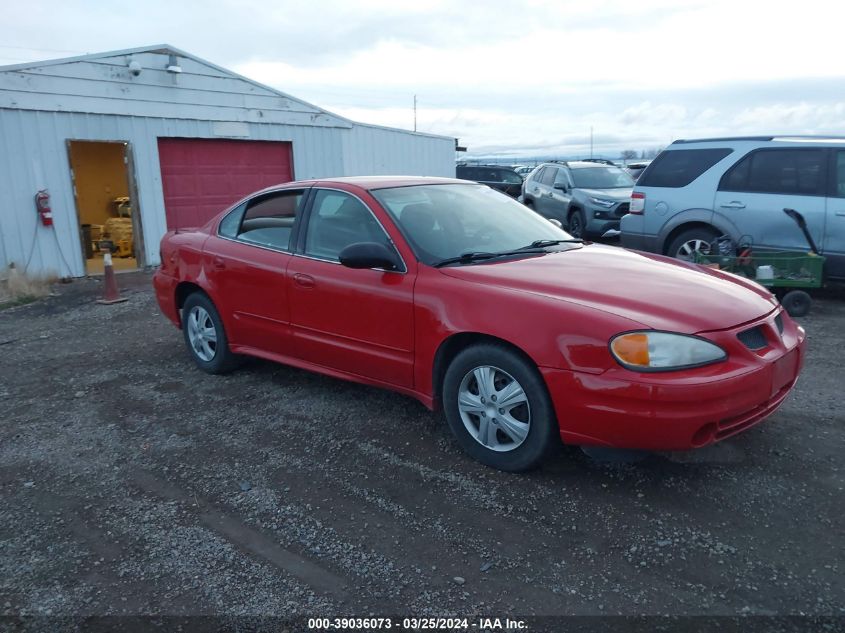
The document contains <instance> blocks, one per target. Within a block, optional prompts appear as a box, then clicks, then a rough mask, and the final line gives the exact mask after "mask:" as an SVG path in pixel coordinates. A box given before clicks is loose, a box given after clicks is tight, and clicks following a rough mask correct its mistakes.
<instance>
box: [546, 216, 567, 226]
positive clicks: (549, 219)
mask: <svg viewBox="0 0 845 633" xmlns="http://www.w3.org/2000/svg"><path fill="white" fill-rule="evenodd" d="M546 219H547V220H548V221H549V222H551V223H552V224H554V225H555V226H556V227H557V228H559V229H562V228H563V222H561V221H560V220H558V219H557V218H546Z"/></svg>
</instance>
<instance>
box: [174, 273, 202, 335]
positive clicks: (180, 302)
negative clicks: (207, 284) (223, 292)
mask: <svg viewBox="0 0 845 633" xmlns="http://www.w3.org/2000/svg"><path fill="white" fill-rule="evenodd" d="M195 292H201V293H202V294H204V295H205V296H206V297H208V298H209V300H210V299H211V297H209V295H208V293H207V292H206V291H205V290H204V289H203V288H202V286H200V285H199V284H196V283H194V282H192V281H180V282H179V283H178V284H176V290H175V300H176V315H177V316H178V317H179V325H180V327H181V325H182V312H181V310H182V306H184V305H185V300H186V299H187V298H188V297H189V296H190V295H192V294H194V293H195Z"/></svg>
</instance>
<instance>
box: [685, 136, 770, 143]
mask: <svg viewBox="0 0 845 633" xmlns="http://www.w3.org/2000/svg"><path fill="white" fill-rule="evenodd" d="M774 138H775V137H774V136H717V137H714V138H679V139H678V140H676V141H672V145H678V144H683V143H718V142H720V141H771V140H774Z"/></svg>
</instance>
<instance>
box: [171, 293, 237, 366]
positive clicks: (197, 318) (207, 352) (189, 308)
mask: <svg viewBox="0 0 845 633" xmlns="http://www.w3.org/2000/svg"><path fill="white" fill-rule="evenodd" d="M182 334H183V335H184V337H185V345H186V346H187V347H188V353H189V354H190V355H191V358H192V359H193V360H194V362H195V363H196V365H197V367H199V368H200V369H202V370H203V371H204V372H206V373H209V374H225V373H226V372H229V371H232V370H233V369H234V368H235V367H237V365H238V363H239V361H240V358H239V357H238V356H237V355H236V354H233V353H232V352H231V351H229V339H228V338H227V337H226V330H225V329H224V328H223V320H222V319H221V318H220V313H219V312H217V308H216V307H214V303H213V302H212V301H211V299H209V297H208V295H206V294H204V293H202V292H194V293H192V294H190V295H188V298H187V299H185V303H184V304H183V306H182Z"/></svg>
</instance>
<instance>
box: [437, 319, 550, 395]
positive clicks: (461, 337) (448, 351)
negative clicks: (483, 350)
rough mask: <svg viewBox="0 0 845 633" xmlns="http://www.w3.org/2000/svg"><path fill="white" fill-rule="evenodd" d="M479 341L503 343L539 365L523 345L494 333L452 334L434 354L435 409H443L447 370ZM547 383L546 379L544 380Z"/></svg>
mask: <svg viewBox="0 0 845 633" xmlns="http://www.w3.org/2000/svg"><path fill="white" fill-rule="evenodd" d="M479 343H496V344H499V345H502V346H504V347H506V348H508V349H509V350H511V351H513V352H514V353H516V354H518V355H519V356H521V357H522V358H523V359H524V360H525V361H526V362H528V363H530V364H531V366H532V367H537V366H538V365H537V362H536V361H535V360H534V359H533V358H531V356H530V355H529V354H528V353H527V352H526V351H525V350H524V349H522V348H521V347H519V346H518V345H516V344H514V343H512V342H511V341H508V340H505V339H503V338H500V337H498V336H493V335H492V334H484V333H482V332H457V333H455V334H452V335H450V336H449V337H447V338H445V339H444V340H443V341H441V343H440V345H439V347H438V348H437V351H436V352H435V354H434V363H433V365H432V375H431V387H432V408H433V409H434V410H435V411H438V410H441V409H442V395H443V379H444V377H445V376H446V370H447V369H448V367H449V365H450V364H451V363H452V361H453V360H454V359H455V357H456V356H457V355H458V354H459V353H460V352H461V351H463V350H465V349H466V348H468V347H471V346H473V345H478V344H479ZM543 382H544V384H545V381H543Z"/></svg>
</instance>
